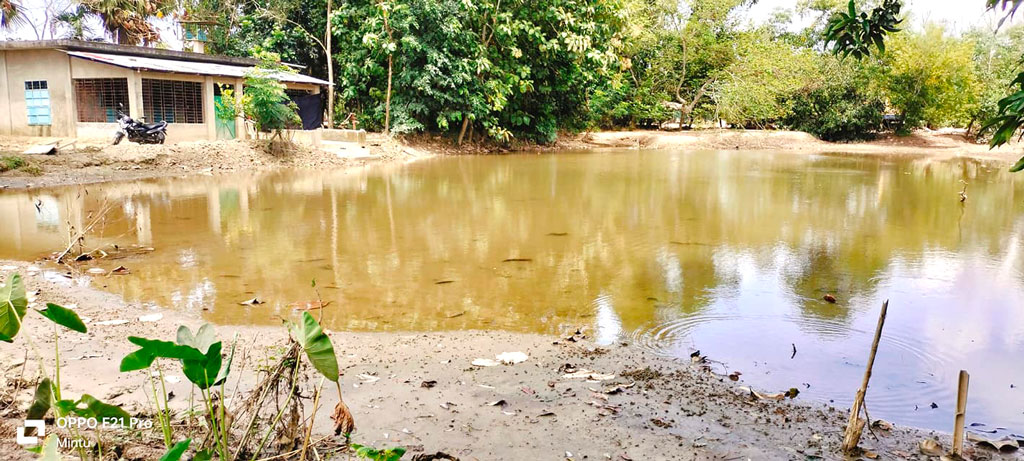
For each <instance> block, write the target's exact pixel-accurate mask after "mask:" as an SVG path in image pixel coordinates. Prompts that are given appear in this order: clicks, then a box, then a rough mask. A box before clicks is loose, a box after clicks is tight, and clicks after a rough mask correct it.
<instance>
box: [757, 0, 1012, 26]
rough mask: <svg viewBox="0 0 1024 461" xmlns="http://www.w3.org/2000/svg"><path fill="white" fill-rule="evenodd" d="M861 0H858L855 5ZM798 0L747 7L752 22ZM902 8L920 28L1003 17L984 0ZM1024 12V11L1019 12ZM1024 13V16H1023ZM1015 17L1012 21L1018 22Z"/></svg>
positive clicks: (918, 2)
mask: <svg viewBox="0 0 1024 461" xmlns="http://www.w3.org/2000/svg"><path fill="white" fill-rule="evenodd" d="M862 1H863V0H859V1H858V4H859V3H861V2H862ZM796 4H797V0H758V2H757V4H756V5H754V6H753V7H751V8H750V12H749V16H750V17H751V19H753V20H754V21H755V22H756V21H758V20H764V19H767V18H769V17H771V14H772V12H774V11H775V10H776V9H780V8H782V9H791V10H793V9H795V7H796ZM903 5H904V9H903V10H904V11H905V12H906V11H909V12H910V13H911V16H910V26H911V27H920V26H921V25H922V24H923V23H924V22H926V21H931V22H941V23H945V24H946V26H948V30H950V31H953V32H964V31H966V30H967V29H970V28H972V27H974V26H988V25H991V26H993V27H994V26H995V25H996V24H997V23H998V22H999V19H1000V18H1001V17H1002V15H1000V14H999V13H998V12H990V11H986V9H985V0H903ZM1022 13H1024V12H1022ZM1022 16H1024V15H1022ZM810 19H811V18H803V22H804V23H801V18H800V17H798V16H796V15H794V17H793V21H794V22H795V23H797V25H799V26H803V25H806V24H805V23H806V22H807V21H809V20H810ZM1020 20H1021V18H1020V17H1019V16H1018V17H1016V18H1015V20H1014V21H1013V22H1014V23H1016V22H1018V21H1020Z"/></svg>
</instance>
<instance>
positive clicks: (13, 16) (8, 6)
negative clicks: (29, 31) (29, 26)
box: [0, 0, 24, 29]
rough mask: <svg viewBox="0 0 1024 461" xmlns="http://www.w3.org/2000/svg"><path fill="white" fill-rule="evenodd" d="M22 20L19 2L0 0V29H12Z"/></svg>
mask: <svg viewBox="0 0 1024 461" xmlns="http://www.w3.org/2000/svg"><path fill="white" fill-rule="evenodd" d="M22 22H24V17H23V16H22V14H21V4H19V3H18V2H16V1H14V0H0V29H13V28H14V26H15V25H17V24H19V23H22Z"/></svg>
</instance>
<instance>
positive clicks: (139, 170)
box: [0, 129, 1021, 189]
mask: <svg viewBox="0 0 1024 461" xmlns="http://www.w3.org/2000/svg"><path fill="white" fill-rule="evenodd" d="M33 142H38V138H17V137H0V154H2V155H10V154H14V155H18V153H19V152H21V151H22V150H24V149H25V148H26V147H28V146H29V145H31V144H32V143H33ZM536 148H537V146H535V145H523V146H520V149H521V150H536ZM594 148H648V149H714V150H722V149H729V150H733V149H745V150H773V151H782V152H789V153H797V154H800V153H805V154H806V153H831V152H838V153H850V154H863V155H914V156H931V157H936V158H952V157H971V158H982V159H991V160H997V161H1005V162H1006V163H1007V165H1009V164H1012V163H1013V162H1015V161H1016V160H1017V159H1018V158H1019V157H1020V155H1021V150H1020V148H1019V147H1018V145H1017V144H1013V145H1010V146H1003V147H1001V148H999V149H994V150H990V149H989V148H988V146H987V145H985V144H977V143H974V142H971V141H970V140H968V139H967V138H965V137H964V136H963V134H962V133H961V132H959V131H956V130H940V131H917V132H915V133H913V134H911V135H909V136H895V135H885V136H883V137H880V138H879V139H877V140H874V141H869V142H857V143H831V142H825V141H821V140H818V139H816V138H815V137H813V136H811V135H809V134H807V133H801V132H795V131H760V130H714V129H712V130H694V131H681V132H669V131H602V132H590V133H583V134H579V135H573V136H563V138H561V139H559V141H558V142H557V143H555V144H554V145H552V146H547V147H545V148H544V149H543V150H549V151H550V150H555V149H594ZM354 149H356V150H358V152H353V154H360V155H362V154H368V155H369V156H371V157H372V159H370V160H367V159H353V158H347V157H345V156H338V155H337V154H336V153H333V152H327V151H324V150H320V149H314V148H310V147H298V148H296V149H293V150H291V151H289V152H287V153H285V154H279V155H272V154H269V153H267V152H266V149H265V146H263V145H262V144H261V143H260V142H257V141H212V142H211V141H195V142H186V143H179V144H175V145H167V146H162V145H160V146H157V145H145V146H143V145H137V144H128V143H125V144H121V145H118V146H107V145H99V144H95V145H79V146H78V148H77V150H76V151H75V152H70V153H63V154H60V155H54V156H38V155H35V156H23V157H24V158H26V159H27V160H28V162H29V164H30V165H32V166H34V167H37V168H38V171H37V172H34V173H38V174H32V173H33V172H32V171H31V170H32V169H33V168H30V169H29V172H26V171H24V170H15V171H8V172H5V173H0V189H7V188H12V189H13V188H32V187H46V186H56V185H67V184H88V183H97V182H105V181H121V180H133V179H144V178H153V177H168V176H187V175H194V174H212V173H222V172H233V171H242V170H261V169H270V168H282V167H285V168H315V169H324V168H348V167H356V166H362V165H365V164H368V163H377V162H381V161H383V162H389V161H401V160H409V159H416V158H420V157H424V156H430V155H456V154H464V153H505V152H511V150H509V149H495V148H493V146H490V147H488V146H481V145H465V146H462V147H455V146H453V145H451V141H450V140H447V139H444V138H442V137H437V136H420V137H416V138H413V139H408V140H401V141H400V140H390V139H386V138H385V137H383V136H381V135H373V136H371V137H370V139H369V142H368V145H367V146H366V147H365V148H354Z"/></svg>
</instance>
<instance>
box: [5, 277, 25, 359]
mask: <svg viewBox="0 0 1024 461" xmlns="http://www.w3.org/2000/svg"><path fill="white" fill-rule="evenodd" d="M27 309H28V297H27V296H26V295H25V284H24V283H23V282H22V281H21V276H20V275H18V274H11V276H10V277H8V278H7V284H6V285H4V286H2V287H0V341H4V342H8V343H9V342H13V341H14V337H15V336H17V335H18V331H20V330H21V319H23V318H25V311H26V310H27Z"/></svg>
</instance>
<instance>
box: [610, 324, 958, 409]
mask: <svg viewBox="0 0 1024 461" xmlns="http://www.w3.org/2000/svg"><path fill="white" fill-rule="evenodd" d="M873 336H874V331H873V330H871V331H869V330H866V329H861V328H858V327H856V326H852V325H849V324H846V323H843V321H841V320H834V319H825V318H817V317H811V316H801V315H771V314H737V313H721V312H702V313H695V314H691V315H684V316H680V317H678V318H674V319H671V320H668V321H665V322H662V323H659V324H655V325H649V326H646V327H641V328H638V329H636V330H633V331H632V332H630V333H629V337H630V339H631V342H632V343H633V344H634V345H636V346H637V347H640V348H642V349H644V350H646V351H649V352H652V353H654V354H657V355H660V356H664V357H671V358H678V359H682V360H689V354H690V353H691V352H692V351H693V350H695V349H700V351H701V353H702V354H705V355H708V356H709V357H711V358H712V359H714V360H715V361H716V362H724V363H726V364H728V365H727V366H728V367H729V370H730V371H735V370H738V371H741V372H743V380H744V382H745V383H747V384H749V385H752V386H754V387H759V388H763V389H766V390H769V391H779V390H784V389H788V388H789V387H799V388H800V390H801V396H802V397H804V398H809V399H813V400H819V401H825V402H832V403H834V404H835V405H838V406H844V407H845V406H848V405H850V404H851V403H852V398H853V393H854V391H855V390H856V388H857V387H858V386H859V385H860V382H861V378H862V377H863V373H864V366H865V364H866V361H867V354H868V351H869V349H870V344H871V340H872V338H873ZM794 343H799V344H800V347H799V352H798V354H797V355H796V356H793V357H791V350H792V349H791V348H792V346H791V344H794ZM944 350H945V349H941V348H940V349H936V348H929V347H928V346H927V344H926V343H925V342H924V341H922V340H921V339H920V338H919V337H917V336H915V335H913V334H910V332H908V331H905V330H904V329H902V328H900V326H899V325H893V326H887V330H885V331H884V332H883V334H882V340H881V342H880V344H879V353H878V356H877V358H876V361H875V366H874V370H873V373H872V378H871V386H870V390H869V392H868V395H869V397H868V405H869V408H870V411H871V413H872V416H873V417H875V418H885V419H889V420H894V421H897V422H899V423H902V424H909V425H915V426H921V427H934V428H943V427H945V426H948V420H951V418H952V412H951V411H952V408H951V406H950V405H945V406H940V408H938V409H932V408H931V407H930V406H929V405H930V404H931V402H955V400H956V396H955V394H956V392H955V384H954V385H951V384H950V383H947V382H944V381H943V380H941V379H938V378H936V376H935V375H934V372H935V371H938V370H950V369H955V366H956V365H955V360H954V357H952V356H951V355H949V354H948V353H944V352H943V351H944ZM714 369H715V371H716V372H722V371H723V369H720V367H717V366H716V367H714ZM804 383H806V384H804ZM801 384H803V385H801ZM807 384H810V386H809V387H807Z"/></svg>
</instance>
